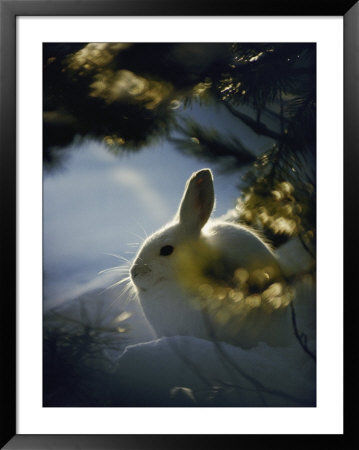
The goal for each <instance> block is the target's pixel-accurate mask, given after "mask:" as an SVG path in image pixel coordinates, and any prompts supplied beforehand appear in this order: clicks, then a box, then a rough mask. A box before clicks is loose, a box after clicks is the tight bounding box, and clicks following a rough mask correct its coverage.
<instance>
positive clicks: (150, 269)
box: [130, 169, 214, 291]
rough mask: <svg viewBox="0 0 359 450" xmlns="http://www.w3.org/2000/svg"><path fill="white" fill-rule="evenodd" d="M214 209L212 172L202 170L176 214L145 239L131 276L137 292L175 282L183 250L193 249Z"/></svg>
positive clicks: (193, 181)
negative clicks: (171, 219) (186, 248)
mask: <svg viewBox="0 0 359 450" xmlns="http://www.w3.org/2000/svg"><path fill="white" fill-rule="evenodd" d="M213 206H214V189H213V177H212V172H211V171H210V170H209V169H203V170H200V171H198V172H195V173H194V174H193V175H192V176H191V177H190V178H189V180H188V181H187V184H186V187H185V191H184V194H183V197H182V200H181V203H180V206H179V209H178V212H177V214H176V216H175V218H174V220H173V222H171V223H170V224H169V225H167V226H165V227H164V228H162V229H161V230H159V231H157V232H156V233H154V234H153V235H152V236H150V237H149V238H148V239H146V240H145V242H144V243H143V245H142V247H141V249H140V250H139V252H138V254H137V256H136V258H135V261H134V262H133V264H132V266H131V269H130V275H131V279H132V282H133V283H134V285H135V286H136V287H137V288H138V289H139V290H140V291H146V290H148V289H150V288H152V287H153V286H155V285H157V284H159V283H161V282H174V281H175V279H176V272H177V271H178V263H179V261H178V258H179V255H181V254H182V253H183V252H182V250H183V248H185V247H188V246H195V245H196V243H197V242H198V241H199V238H200V236H201V232H202V228H203V227H204V225H205V224H206V223H207V221H208V219H209V217H210V215H211V212H212V209H213Z"/></svg>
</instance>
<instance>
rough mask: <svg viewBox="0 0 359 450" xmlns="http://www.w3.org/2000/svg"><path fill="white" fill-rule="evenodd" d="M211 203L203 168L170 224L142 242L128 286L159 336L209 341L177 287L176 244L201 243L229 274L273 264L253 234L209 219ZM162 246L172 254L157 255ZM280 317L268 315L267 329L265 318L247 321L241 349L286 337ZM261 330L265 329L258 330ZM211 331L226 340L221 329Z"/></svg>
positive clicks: (196, 311) (200, 318) (200, 316)
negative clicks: (131, 287) (279, 328)
mask: <svg viewBox="0 0 359 450" xmlns="http://www.w3.org/2000/svg"><path fill="white" fill-rule="evenodd" d="M213 205H214V193H213V178H212V173H211V171H210V170H209V169H203V170H201V171H199V172H196V173H194V174H193V175H192V176H191V177H190V179H189V180H188V182H187V185H186V188H185V192H184V196H183V198H182V201H181V204H180V207H179V211H178V213H177V215H176V217H175V219H174V221H173V222H171V223H170V224H169V225H167V226H165V227H164V228H162V229H161V230H159V231H157V232H156V233H154V234H153V235H152V236H150V237H149V238H148V239H146V241H145V242H144V243H143V245H142V247H141V249H140V250H139V252H138V254H137V256H136V258H135V260H134V262H133V264H132V267H131V270H130V274H131V280H132V283H133V285H134V287H135V289H136V291H137V295H138V298H139V300H140V302H141V305H142V308H143V311H144V313H145V316H146V318H147V319H148V321H149V322H150V324H151V325H152V327H153V329H154V330H155V332H156V333H157V335H158V337H160V336H171V335H192V336H197V337H201V338H209V337H210V336H209V333H210V331H213V330H211V329H209V327H208V321H207V320H204V313H203V311H201V309H200V308H196V306H195V301H194V298H193V293H190V292H189V291H188V289H186V287H184V286H183V285H181V283H179V275H181V274H178V265H176V250H177V252H178V249H179V248H181V246H183V245H186V244H187V245H188V244H190V246H192V245H193V246H195V245H196V244H198V243H201V244H203V245H204V246H205V248H208V249H210V250H213V251H215V252H218V254H220V255H221V258H222V259H223V262H224V263H225V267H226V268H228V270H235V269H236V268H238V267H241V268H253V266H254V265H255V264H258V262H260V264H261V266H262V267H264V266H265V265H268V264H270V265H272V266H277V261H276V258H275V256H274V254H273V253H272V251H271V249H270V248H269V246H268V245H267V244H265V243H264V242H263V241H262V240H261V239H260V238H259V237H258V236H257V235H256V234H255V233H254V232H252V231H250V230H247V229H246V228H243V227H241V226H239V225H237V224H231V223H227V222H219V221H216V220H209V221H208V218H209V216H210V213H211V211H212V208H213ZM207 221H208V222H207ZM166 245H171V246H173V247H174V251H173V253H172V254H170V255H168V256H162V255H160V251H161V248H162V247H164V246H166ZM282 315H283V313H280V314H279V313H278V314H273V318H271V323H270V324H269V325H268V326H267V324H268V315H265V317H264V316H263V317H262V316H261V315H257V316H255V317H257V319H258V321H257V323H254V324H253V317H252V318H251V323H249V324H248V327H245V330H246V331H244V333H246V334H247V335H246V336H242V337H241V339H240V340H239V343H240V345H241V344H242V345H243V346H245V347H249V346H252V345H256V344H257V343H258V341H259V340H263V341H267V342H268V343H275V344H276V343H278V339H279V342H280V343H281V342H282V340H283V339H285V338H283V337H282V336H279V335H280V333H279V332H278V320H279V321H281V320H282ZM257 319H255V320H257ZM211 326H213V324H211ZM263 326H267V329H266V330H263ZM217 328H220V327H219V326H218V327H217ZM222 328H223V327H222ZM254 330H256V331H254ZM215 331H216V333H217V332H218V333H217V335H218V336H220V337H222V336H224V339H226V337H225V330H223V329H221V330H219V329H216V330H215ZM252 331H253V332H252ZM282 338H283V339H282Z"/></svg>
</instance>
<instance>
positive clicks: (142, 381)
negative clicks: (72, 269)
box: [58, 241, 316, 407]
mask: <svg viewBox="0 0 359 450" xmlns="http://www.w3.org/2000/svg"><path fill="white" fill-rule="evenodd" d="M302 249H303V247H301V244H300V242H299V243H298V242H297V241H294V242H289V243H288V244H286V245H285V246H284V248H282V249H281V251H280V255H279V256H280V260H281V261H282V262H283V261H284V262H285V264H286V267H287V269H288V272H290V273H292V274H293V273H300V272H301V271H303V270H305V269H306V268H308V267H309V265H310V259H308V258H307V257H306V255H305V253H303V251H302ZM308 264H309V265H308ZM114 276H116V274H114ZM108 282H109V280H108V279H106V283H108ZM93 286H94V285H93V284H90V285H89V289H88V290H87V291H86V287H84V289H82V295H80V296H78V297H76V300H75V299H74V300H72V301H69V302H67V303H66V304H65V305H63V306H62V307H61V308H60V309H58V311H60V312H61V315H62V316H63V317H64V316H67V317H71V318H72V319H75V320H77V321H78V322H81V321H82V322H83V321H84V320H85V322H86V321H87V324H88V325H90V326H97V327H98V326H101V327H103V328H104V329H105V328H106V327H110V328H111V327H112V328H113V327H114V326H115V325H116V324H117V325H120V326H121V327H122V326H124V327H126V329H127V331H126V332H125V333H119V334H118V347H116V346H115V348H114V347H112V348H111V349H106V348H105V349H104V348H102V349H101V350H100V351H101V354H102V357H104V358H105V359H107V360H108V361H109V362H110V363H111V371H110V372H111V373H110V375H109V376H107V378H106V383H107V389H108V392H109V395H110V398H111V406H237V407H263V406H269V407H277V406H281V407H288V406H290V407H291V406H298V407H308V406H312V407H313V406H315V405H316V363H315V360H314V358H312V357H311V356H310V355H309V354H308V352H306V351H305V350H304V349H303V348H302V346H301V345H300V343H299V341H298V339H297V338H295V336H294V333H293V339H291V340H290V341H288V345H286V346H281V347H274V346H270V345H268V344H267V343H265V342H260V343H259V344H258V345H257V346H255V347H253V348H250V349H243V348H240V347H236V346H233V345H230V344H227V343H223V342H218V343H214V342H212V341H209V340H205V339H199V338H195V337H192V336H171V337H161V338H159V339H157V338H156V337H155V334H154V332H153V330H152V328H151V327H150V325H149V323H148V322H147V320H146V318H145V316H144V314H143V312H142V309H141V307H140V305H139V303H138V301H137V300H136V298H132V299H131V300H128V299H127V298H126V296H123V295H121V294H122V289H123V288H122V287H121V286H117V287H115V288H112V289H99V287H98V286H97V288H96V289H93ZM295 288H296V297H295V300H294V306H295V312H296V323H297V327H298V331H299V333H305V335H306V339H307V342H306V345H307V348H308V349H309V351H310V352H312V354H315V350H316V315H315V311H316V307H315V303H316V302H315V282H314V281H313V279H308V278H305V279H304V280H303V279H300V280H299V281H296V284H295ZM79 305H80V306H79ZM124 311H125V312H128V313H130V314H126V315H122V316H121V314H122V313H123V312H124ZM119 317H122V318H124V319H125V320H123V322H120V324H119V323H118V322H116V320H117V319H118V318H119ZM117 325H116V326H117Z"/></svg>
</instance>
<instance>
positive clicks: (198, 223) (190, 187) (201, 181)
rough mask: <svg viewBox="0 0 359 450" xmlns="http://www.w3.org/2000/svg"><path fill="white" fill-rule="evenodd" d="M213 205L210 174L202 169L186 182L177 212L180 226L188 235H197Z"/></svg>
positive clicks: (208, 170)
mask: <svg viewBox="0 0 359 450" xmlns="http://www.w3.org/2000/svg"><path fill="white" fill-rule="evenodd" d="M213 205H214V189H213V177H212V172H211V171H210V169H202V170H200V171H199V172H195V173H194V174H193V175H192V176H191V178H190V179H189V180H188V181H187V184H186V188H185V191H184V194H183V197H182V201H181V204H180V207H179V211H178V216H179V222H180V224H181V225H182V226H183V227H184V228H185V229H186V231H187V232H188V233H191V234H192V233H195V234H196V233H199V232H200V231H201V229H202V227H203V226H204V225H205V224H206V222H207V220H208V219H209V216H210V215H211V212H212V209H213Z"/></svg>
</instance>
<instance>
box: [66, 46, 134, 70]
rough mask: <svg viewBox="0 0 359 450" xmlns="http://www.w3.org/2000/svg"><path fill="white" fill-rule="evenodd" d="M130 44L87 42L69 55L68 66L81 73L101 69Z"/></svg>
mask: <svg viewBox="0 0 359 450" xmlns="http://www.w3.org/2000/svg"><path fill="white" fill-rule="evenodd" d="M130 46H131V44H124V43H104V42H101V43H96V42H94V43H91V44H87V45H86V46H85V47H83V48H82V49H81V50H79V51H78V52H76V53H74V54H73V55H71V56H70V57H69V59H68V67H69V68H70V69H71V70H74V71H76V72H79V73H80V75H84V74H85V73H88V72H91V71H98V70H101V69H102V68H103V67H105V66H108V65H109V64H110V63H112V61H113V60H114V58H115V57H116V56H117V55H118V53H119V52H121V51H122V50H125V49H127V48H128V47H130Z"/></svg>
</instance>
